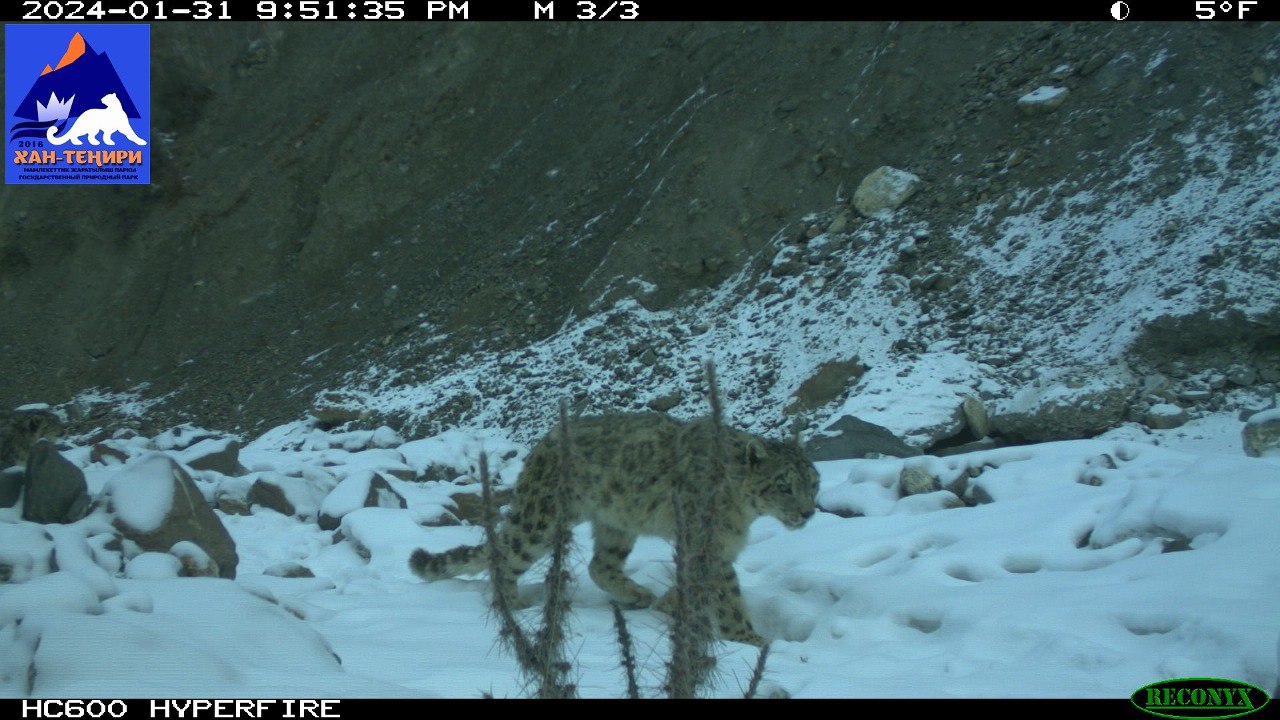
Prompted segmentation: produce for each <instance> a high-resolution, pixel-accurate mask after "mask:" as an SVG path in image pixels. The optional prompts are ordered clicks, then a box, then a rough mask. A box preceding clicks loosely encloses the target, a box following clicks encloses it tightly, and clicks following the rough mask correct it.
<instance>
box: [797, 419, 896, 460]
mask: <svg viewBox="0 0 1280 720" xmlns="http://www.w3.org/2000/svg"><path fill="white" fill-rule="evenodd" d="M919 454H920V451H919V450H917V449H915V448H913V447H911V446H910V445H907V444H906V443H904V442H903V441H902V440H900V439H898V438H897V437H896V436H895V435H894V434H893V433H891V432H889V431H888V430H887V429H885V428H883V427H881V426H879V425H876V424H875V423H869V422H866V421H865V420H859V419H858V418H856V417H853V416H852V415H845V416H844V417H841V418H840V419H839V420H836V421H835V422H833V423H831V424H830V425H828V426H827V427H826V428H824V429H823V430H822V431H821V432H820V433H819V434H818V435H817V436H815V437H813V438H810V439H809V441H808V442H806V443H805V455H807V456H808V458H809V459H810V460H813V461H815V462H816V461H821V460H845V459H849V458H865V457H872V456H876V455H890V456H892V457H912V456H915V455H919Z"/></svg>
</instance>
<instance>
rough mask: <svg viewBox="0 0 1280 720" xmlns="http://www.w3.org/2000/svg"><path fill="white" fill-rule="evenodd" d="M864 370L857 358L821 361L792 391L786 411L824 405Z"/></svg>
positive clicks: (864, 367) (812, 408) (799, 410)
mask: <svg viewBox="0 0 1280 720" xmlns="http://www.w3.org/2000/svg"><path fill="white" fill-rule="evenodd" d="M866 370H867V368H866V366H865V365H863V364H862V363H860V362H858V359H857V358H850V359H848V360H832V361H831V362H827V363H823V364H822V366H821V367H819V368H818V371H817V372H815V373H814V374H813V375H812V376H810V377H809V379H808V380H805V381H804V382H802V383H800V387H799V388H797V389H796V391H795V392H794V393H792V395H791V402H790V403H788V404H787V408H786V411H787V412H788V413H796V412H803V411H805V410H816V409H817V408H820V407H822V406H823V405H826V404H827V403H829V402H831V401H832V400H835V399H836V398H838V397H840V394H841V393H843V392H844V389H845V388H846V387H848V386H849V383H851V382H857V380H858V378H860V377H862V374H863V373H864V372H866Z"/></svg>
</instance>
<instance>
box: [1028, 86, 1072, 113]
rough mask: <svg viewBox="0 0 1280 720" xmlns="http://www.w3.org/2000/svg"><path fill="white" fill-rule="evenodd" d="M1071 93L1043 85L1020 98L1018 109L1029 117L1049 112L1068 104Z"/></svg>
mask: <svg viewBox="0 0 1280 720" xmlns="http://www.w3.org/2000/svg"><path fill="white" fill-rule="evenodd" d="M1068 94H1069V92H1068V91H1067V89H1066V88H1064V87H1055V86H1053V85H1041V86H1040V87H1038V88H1036V89H1035V90H1032V91H1031V92H1029V93H1027V94H1026V95H1023V96H1022V97H1020V98H1018V109H1019V110H1021V111H1022V112H1024V113H1026V114H1027V115H1036V114H1039V113H1045V112H1049V111H1051V110H1055V109H1057V108H1058V107H1061V105H1062V103H1064V102H1066V100H1067V95H1068Z"/></svg>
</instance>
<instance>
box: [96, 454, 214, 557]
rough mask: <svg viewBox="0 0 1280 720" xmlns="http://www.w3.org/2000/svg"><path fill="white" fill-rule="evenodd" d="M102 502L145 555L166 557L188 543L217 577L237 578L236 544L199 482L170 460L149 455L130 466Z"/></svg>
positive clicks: (105, 491)
mask: <svg viewBox="0 0 1280 720" xmlns="http://www.w3.org/2000/svg"><path fill="white" fill-rule="evenodd" d="M103 498H104V500H105V502H106V506H107V511H108V512H109V513H110V514H111V515H112V525H114V526H115V528H116V530H117V531H119V532H120V534H121V535H123V536H124V537H125V538H127V539H129V540H132V541H133V542H135V543H137V545H138V546H139V547H140V548H142V549H143V550H147V551H155V552H162V553H166V554H167V553H169V551H170V550H171V549H172V548H173V547H174V546H175V545H177V544H178V543H180V542H182V541H184V540H186V541H190V542H191V543H194V544H195V545H196V546H198V547H199V549H200V550H202V551H204V553H205V554H206V555H208V556H209V558H210V559H211V560H212V561H213V562H215V563H217V568H218V575H219V577H224V578H234V577H235V575H236V565H237V564H238V563H239V557H238V556H237V555H236V546H235V541H233V540H232V539H231V535H230V534H229V533H227V529H226V528H225V527H223V525H222V521H220V520H219V519H218V516H217V514H215V513H214V511H213V508H211V507H209V503H207V502H206V501H205V499H204V495H203V494H201V492H200V489H199V488H198V487H196V484H195V481H193V480H192V479H191V476H190V475H188V474H187V471H186V470H184V469H183V468H182V466H181V465H179V464H178V463H176V462H174V461H173V459H172V458H170V457H169V456H168V455H164V454H162V453H150V454H148V455H144V456H143V457H141V458H139V459H138V460H136V461H134V462H132V463H130V464H128V465H126V466H125V467H124V469H122V470H120V472H118V473H116V475H115V476H113V477H112V478H111V479H110V480H109V481H108V482H107V485H106V487H105V488H104V489H103ZM180 564H181V563H179V565H180Z"/></svg>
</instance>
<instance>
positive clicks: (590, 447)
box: [409, 413, 818, 645]
mask: <svg viewBox="0 0 1280 720" xmlns="http://www.w3.org/2000/svg"><path fill="white" fill-rule="evenodd" d="M569 427H570V432H571V434H572V435H571V440H570V446H571V448H572V454H571V456H570V463H569V464H570V472H569V474H568V478H567V480H568V482H569V484H570V488H569V492H568V493H567V498H566V500H567V503H568V505H569V507H568V508H567V510H568V514H569V519H570V523H571V524H577V523H579V522H583V521H590V522H591V525H592V534H593V536H594V542H595V547H594V550H593V554H592V558H591V562H590V564H589V565H588V572H589V574H590V576H591V579H592V580H593V581H594V582H595V584H596V585H598V586H600V588H601V589H603V590H605V591H606V592H608V593H609V594H610V595H612V596H613V597H614V598H615V599H616V600H618V601H619V602H620V603H621V604H622V605H624V606H626V607H630V608H644V607H649V606H650V605H653V604H654V600H655V596H654V594H653V593H652V592H651V591H650V590H648V589H647V588H645V587H642V586H641V585H639V584H638V583H636V582H635V581H633V580H632V579H631V578H629V577H627V575H626V574H625V572H624V571H623V564H624V563H625V561H626V559H627V556H628V555H629V554H630V553H631V549H632V547H633V546H634V544H635V541H636V538H637V536H639V535H654V536H658V537H662V538H666V539H668V540H674V539H675V534H676V519H675V514H676V511H675V503H674V502H673V498H674V497H679V496H680V495H679V494H681V493H686V492H688V491H687V489H685V488H687V485H686V483H698V482H707V481H708V477H709V473H710V469H711V467H712V464H711V453H710V448H711V447H712V432H713V426H712V423H711V420H710V419H709V418H704V419H701V420H694V421H690V422H684V421H680V420H677V419H675V418H672V417H670V416H668V415H665V414H663V413H633V414H622V413H619V414H610V415H602V416H598V417H584V418H579V419H577V420H574V421H572V422H571V423H570V426H569ZM722 432H723V434H722V435H721V438H722V447H723V448H724V455H725V457H724V468H725V476H726V479H727V486H726V488H725V492H724V496H723V505H722V506H721V507H718V508H716V515H715V516H714V518H712V519H711V521H710V523H707V526H706V527H705V532H709V533H712V534H713V536H712V537H711V538H710V540H711V541H712V547H713V548H715V550H714V551H713V552H714V554H715V556H716V557H715V560H714V561H713V567H712V569H711V575H712V577H711V578H710V580H709V582H710V583H711V586H712V587H711V597H713V598H715V603H716V606H715V607H714V608H713V610H712V612H713V614H714V617H715V622H716V625H718V627H719V631H720V636H721V637H722V638H724V639H726V640H733V641H737V642H743V643H747V644H752V645H763V644H764V642H765V640H764V638H763V637H762V636H761V635H760V634H759V633H757V632H756V631H755V629H754V628H753V627H752V625H751V622H750V619H749V618H748V615H747V612H746V608H745V607H744V605H743V602H742V592H741V589H740V587H739V584H738V576H737V573H736V572H735V571H734V569H733V562H734V560H735V559H736V558H737V557H738V553H739V552H741V550H742V548H743V546H744V545H745V544H746V541H747V528H748V526H750V525H751V522H752V521H753V520H755V519H756V518H757V517H760V516H763V515H769V516H772V517H774V518H777V519H778V520H780V521H781V522H782V523H783V524H784V525H786V526H787V527H789V528H792V529H795V528H799V527H801V526H803V525H804V524H805V523H806V522H807V521H808V520H809V518H811V517H812V516H813V514H814V510H815V507H816V504H815V496H816V495H817V491H818V473H817V470H815V469H814V466H813V463H811V462H809V460H808V459H807V458H806V457H805V455H804V452H803V450H802V448H801V447H800V445H799V443H797V442H795V441H786V442H779V441H774V440H769V439H766V438H764V437H761V436H758V435H753V434H750V433H747V432H743V431H740V430H734V429H732V428H729V427H723V428H722ZM561 444H562V435H561V431H560V429H556V430H553V431H551V432H550V433H549V434H548V435H547V436H546V437H545V438H543V439H542V440H541V441H540V442H539V443H538V444H537V445H535V446H534V448H533V449H532V450H531V451H530V453H529V455H528V457H527V458H526V459H525V463H524V467H523V469H522V470H521V472H520V476H519V478H518V479H517V482H516V488H515V494H514V496H513V498H512V502H511V506H510V509H509V511H508V513H507V516H506V519H505V522H504V523H503V525H502V527H501V528H500V529H499V531H498V534H497V537H498V542H499V543H500V544H501V545H502V550H503V553H502V555H503V557H505V558H506V562H507V563H508V564H509V572H507V573H506V575H507V576H508V583H509V584H510V587H508V588H507V590H508V591H510V594H509V595H508V597H515V592H514V590H515V588H514V584H515V581H516V578H517V577H518V576H519V575H520V574H521V573H523V572H525V571H526V570H528V569H529V567H530V566H531V565H532V564H533V563H535V562H536V561H537V560H538V559H540V558H542V557H544V556H545V555H547V554H549V553H550V547H551V537H552V528H553V518H552V513H553V512H554V507H555V505H554V499H553V497H552V493H553V491H554V488H555V487H556V485H557V484H558V482H559V480H558V477H559V473H560V472H561V463H562V462H563V460H562V458H563V453H562V450H561ZM682 505H683V504H682ZM486 562H487V553H486V552H485V551H484V545H480V546H462V547H457V548H454V549H452V550H448V551H446V552H443V553H436V554H433V553H429V552H427V551H425V550H423V549H421V548H419V549H418V550H415V551H414V552H413V554H412V555H411V557H410V559H409V567H410V569H411V570H412V571H413V572H414V573H415V574H417V575H418V576H419V577H421V578H423V579H425V580H436V579H440V578H445V577H453V576H455V575H459V574H464V573H472V572H478V571H481V570H484V569H485V568H486ZM670 595H671V594H670V593H669V594H668V597H664V598H663V599H661V600H659V601H658V604H657V608H658V609H661V610H665V609H667V608H668V607H669V606H670V605H671V603H672V601H671V600H670V599H669V597H670Z"/></svg>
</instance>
